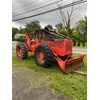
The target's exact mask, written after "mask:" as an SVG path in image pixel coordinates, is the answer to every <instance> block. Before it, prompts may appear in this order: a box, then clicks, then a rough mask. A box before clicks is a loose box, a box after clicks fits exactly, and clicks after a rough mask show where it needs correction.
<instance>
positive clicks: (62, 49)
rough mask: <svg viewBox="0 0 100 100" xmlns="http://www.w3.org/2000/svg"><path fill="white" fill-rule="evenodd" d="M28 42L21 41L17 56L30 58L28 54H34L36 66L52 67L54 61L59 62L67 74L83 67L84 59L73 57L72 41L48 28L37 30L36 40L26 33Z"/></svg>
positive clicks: (81, 56)
mask: <svg viewBox="0 0 100 100" xmlns="http://www.w3.org/2000/svg"><path fill="white" fill-rule="evenodd" d="M24 36H25V38H26V40H24V41H20V42H19V43H18V44H17V46H16V54H17V56H18V57H19V58H21V59H26V58H27V57H28V52H32V53H34V56H35V61H36V64H37V65H39V66H42V67H45V68H48V67H50V66H51V65H52V64H53V62H54V61H57V62H58V65H59V67H60V69H61V70H62V71H63V72H64V73H67V72H69V71H73V70H77V69H78V68H80V67H82V66H83V58H84V56H85V55H80V57H77V58H73V57H72V44H73V42H72V39H71V38H69V37H66V36H64V35H62V34H61V33H57V32H55V31H49V30H48V29H47V28H45V29H40V30H36V32H35V39H33V38H31V37H30V35H29V34H28V33H25V35H24Z"/></svg>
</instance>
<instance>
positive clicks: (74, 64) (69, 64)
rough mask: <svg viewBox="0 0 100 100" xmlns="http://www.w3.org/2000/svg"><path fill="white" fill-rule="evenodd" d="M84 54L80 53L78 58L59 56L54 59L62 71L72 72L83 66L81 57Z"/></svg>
mask: <svg viewBox="0 0 100 100" xmlns="http://www.w3.org/2000/svg"><path fill="white" fill-rule="evenodd" d="M84 56H85V55H81V56H80V57H78V58H71V59H70V60H65V61H63V60H61V59H60V58H58V57H56V60H57V62H58V64H59V67H60V68H61V70H62V71H63V72H64V73H68V72H72V71H74V70H77V69H78V68H80V67H82V66H83V64H84V63H83V58H84Z"/></svg>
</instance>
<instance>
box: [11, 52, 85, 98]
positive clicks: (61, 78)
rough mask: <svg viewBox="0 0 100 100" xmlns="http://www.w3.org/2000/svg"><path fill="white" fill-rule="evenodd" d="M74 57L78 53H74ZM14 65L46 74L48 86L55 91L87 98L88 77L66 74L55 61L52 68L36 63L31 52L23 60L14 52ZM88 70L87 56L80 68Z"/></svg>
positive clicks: (72, 96) (73, 96)
mask: <svg viewBox="0 0 100 100" xmlns="http://www.w3.org/2000/svg"><path fill="white" fill-rule="evenodd" d="M73 56H74V57H76V56H78V54H74V55H73ZM12 58H13V64H12V65H13V67H27V68H30V69H31V70H34V71H36V72H38V73H41V74H45V75H46V77H47V78H48V79H49V80H50V82H49V84H48V86H49V87H50V88H51V90H52V91H53V92H55V93H56V92H59V93H61V94H63V95H65V96H69V97H71V98H73V99H74V100H87V99H86V98H87V77H86V76H84V75H80V74H77V73H68V74H64V73H62V71H61V70H60V68H59V66H58V64H57V63H54V64H53V66H52V67H51V68H42V67H39V66H37V65H36V63H35V61H34V57H33V54H29V58H28V59H27V60H21V59H19V58H17V57H16V55H15V53H13V54H12ZM80 70H81V71H84V72H86V70H87V57H86V56H85V57H84V66H83V67H82V68H81V69H80Z"/></svg>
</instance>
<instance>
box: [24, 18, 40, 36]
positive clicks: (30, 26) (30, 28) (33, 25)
mask: <svg viewBox="0 0 100 100" xmlns="http://www.w3.org/2000/svg"><path fill="white" fill-rule="evenodd" d="M25 27H26V29H25V31H26V32H27V33H30V35H31V36H32V37H34V33H35V31H36V30H38V29H40V28H41V26H40V22H39V21H38V20H35V21H32V22H30V23H27V24H26V25H25Z"/></svg>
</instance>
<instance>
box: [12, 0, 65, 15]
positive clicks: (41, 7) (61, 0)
mask: <svg viewBox="0 0 100 100" xmlns="http://www.w3.org/2000/svg"><path fill="white" fill-rule="evenodd" d="M61 1H63V0H59V1H56V2H53V3H49V4H47V5H44V6H41V7H38V8H35V9H32V10H28V11H25V12H22V13H19V14H16V15H13V16H12V17H15V16H18V15H22V14H25V13H29V12H32V11H35V10H38V9H41V8H44V7H47V6H50V5H53V4H55V3H58V2H61Z"/></svg>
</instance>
